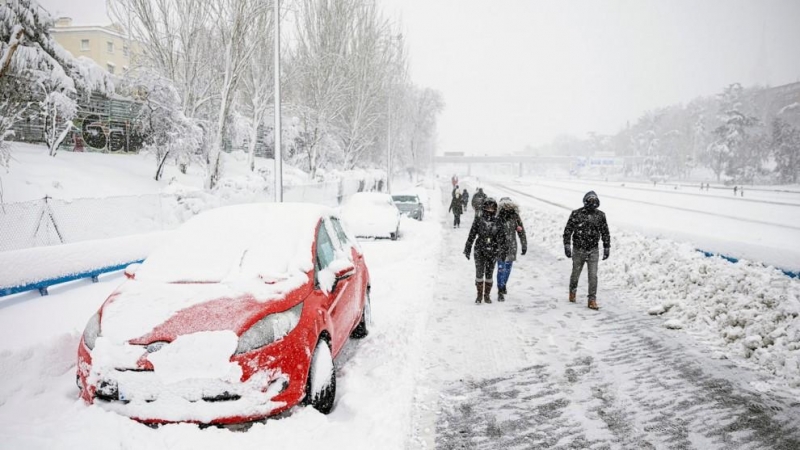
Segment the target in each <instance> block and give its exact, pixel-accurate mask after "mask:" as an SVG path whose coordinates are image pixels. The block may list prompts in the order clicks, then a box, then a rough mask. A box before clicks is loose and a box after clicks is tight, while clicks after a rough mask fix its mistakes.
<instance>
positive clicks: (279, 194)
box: [272, 0, 283, 203]
mask: <svg viewBox="0 0 800 450" xmlns="http://www.w3.org/2000/svg"><path fill="white" fill-rule="evenodd" d="M272 1H273V5H274V7H275V11H274V13H273V14H274V15H275V18H274V19H273V20H274V21H275V38H274V41H275V50H274V52H273V53H274V57H275V62H274V64H273V71H274V75H273V77H274V78H275V131H274V134H275V151H274V152H273V153H274V155H273V156H274V158H275V202H278V203H280V202H283V155H282V154H281V153H282V152H281V25H280V24H281V6H280V4H281V2H280V0H272Z"/></svg>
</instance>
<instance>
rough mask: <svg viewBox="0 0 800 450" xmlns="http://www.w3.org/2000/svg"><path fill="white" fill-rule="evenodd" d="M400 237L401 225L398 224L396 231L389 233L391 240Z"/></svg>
mask: <svg viewBox="0 0 800 450" xmlns="http://www.w3.org/2000/svg"><path fill="white" fill-rule="evenodd" d="M399 237H400V227H399V226H398V227H397V228H396V229H395V230H394V233H389V239H391V240H393V241H396V240H397V238H399Z"/></svg>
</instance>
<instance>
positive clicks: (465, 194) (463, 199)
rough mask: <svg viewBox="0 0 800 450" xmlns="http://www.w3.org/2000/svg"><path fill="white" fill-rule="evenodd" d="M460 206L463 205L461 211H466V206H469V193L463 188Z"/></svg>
mask: <svg viewBox="0 0 800 450" xmlns="http://www.w3.org/2000/svg"><path fill="white" fill-rule="evenodd" d="M461 204H462V205H463V210H464V211H466V210H467V206H469V192H467V188H464V192H462V193H461Z"/></svg>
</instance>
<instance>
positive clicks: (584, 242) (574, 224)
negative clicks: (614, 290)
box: [564, 191, 611, 309]
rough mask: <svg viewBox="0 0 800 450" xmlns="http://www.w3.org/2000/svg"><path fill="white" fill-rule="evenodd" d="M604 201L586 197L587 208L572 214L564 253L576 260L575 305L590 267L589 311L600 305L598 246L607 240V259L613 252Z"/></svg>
mask: <svg viewBox="0 0 800 450" xmlns="http://www.w3.org/2000/svg"><path fill="white" fill-rule="evenodd" d="M599 207H600V199H599V198H598V197H597V194H595V192H594V191H589V192H587V193H586V195H584V196H583V208H580V209H576V210H575V211H572V214H570V216H569V220H567V226H566V227H565V228H564V253H565V254H566V255H567V258H572V275H571V276H570V277H569V301H571V302H575V295H576V293H577V291H578V278H580V276H581V271H582V270H583V265H584V263H586V264H587V265H588V267H589V308H591V309H600V308H599V307H598V306H597V262H598V260H599V259H600V257H599V256H600V255H599V250H598V248H597V244H598V242H599V241H600V239H602V240H603V260H606V259H608V256H609V254H610V253H611V234H610V233H609V232H608V222H606V215H605V213H603V212H602V211H600V210H598V209H597V208H599Z"/></svg>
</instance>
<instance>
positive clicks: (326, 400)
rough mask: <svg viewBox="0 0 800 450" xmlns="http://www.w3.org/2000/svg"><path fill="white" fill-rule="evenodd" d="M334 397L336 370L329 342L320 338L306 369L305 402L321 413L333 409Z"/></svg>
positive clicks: (326, 412)
mask: <svg viewBox="0 0 800 450" xmlns="http://www.w3.org/2000/svg"><path fill="white" fill-rule="evenodd" d="M335 399H336V371H335V370H334V367H333V355H332V354H331V347H330V344H328V342H327V341H326V340H325V339H321V338H320V340H319V342H317V348H316V349H314V356H312V357H311V367H309V369H308V381H307V382H306V404H308V405H311V407H312V408H314V409H316V410H317V411H319V412H321V413H322V414H328V413H330V412H331V410H332V409H333V401H334V400H335Z"/></svg>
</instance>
